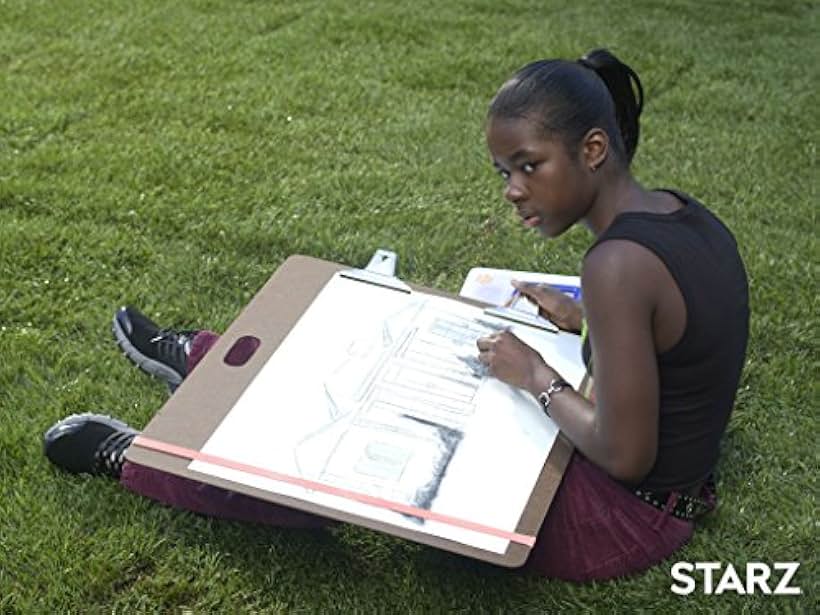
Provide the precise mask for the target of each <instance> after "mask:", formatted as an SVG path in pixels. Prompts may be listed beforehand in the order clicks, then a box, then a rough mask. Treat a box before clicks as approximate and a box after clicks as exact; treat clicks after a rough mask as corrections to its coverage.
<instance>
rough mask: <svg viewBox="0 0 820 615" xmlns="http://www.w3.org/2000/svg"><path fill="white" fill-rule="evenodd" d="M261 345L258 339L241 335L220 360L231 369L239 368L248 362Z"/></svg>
mask: <svg viewBox="0 0 820 615" xmlns="http://www.w3.org/2000/svg"><path fill="white" fill-rule="evenodd" d="M261 343H262V341H261V340H260V339H259V338H258V337H254V336H253V335H243V336H242V337H240V338H239V339H238V340H236V341H235V342H234V343H233V345H232V346H231V347H230V349H228V352H226V353H225V358H224V359H222V360H223V361H224V362H225V363H227V364H228V365H231V366H233V367H241V366H243V365H245V363H247V362H248V361H249V360H250V358H251V357H252V356H253V354H254V353H255V352H256V349H257V348H259V345H260V344H261Z"/></svg>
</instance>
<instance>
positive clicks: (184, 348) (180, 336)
mask: <svg viewBox="0 0 820 615" xmlns="http://www.w3.org/2000/svg"><path fill="white" fill-rule="evenodd" d="M196 334H197V331H193V330H192V331H188V330H185V331H175V330H174V329H160V330H159V331H157V333H156V335H154V337H152V338H151V339H150V340H148V341H149V342H150V343H151V344H155V345H156V347H157V352H158V353H167V354H168V355H170V358H171V359H172V360H173V361H175V362H177V363H181V364H183V365H184V364H185V360H186V358H187V357H188V355H189V354H190V352H191V342H192V340H193V338H194V336H195V335H196Z"/></svg>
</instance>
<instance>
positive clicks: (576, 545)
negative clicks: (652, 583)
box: [523, 452, 694, 581]
mask: <svg viewBox="0 0 820 615" xmlns="http://www.w3.org/2000/svg"><path fill="white" fill-rule="evenodd" d="M693 529H694V525H693V523H692V522H690V521H684V520H682V519H679V518H677V517H674V516H673V515H672V514H671V512H669V511H668V510H667V511H662V510H659V509H657V508H655V507H654V506H652V505H650V504H647V503H645V502H643V501H642V500H640V499H639V498H638V497H637V496H636V495H634V494H633V493H631V492H630V491H629V490H627V489H626V488H625V487H624V486H622V485H621V484H619V483H618V482H616V481H615V480H613V479H612V478H610V477H609V476H608V475H607V474H606V473H605V472H604V471H603V470H601V469H600V468H598V467H597V466H596V465H594V464H593V463H592V462H590V461H589V460H587V459H586V458H585V457H583V456H582V455H580V454H579V453H577V452H576V453H575V454H574V455H573V457H572V459H571V460H570V463H569V466H568V467H567V471H566V472H565V474H564V478H563V481H562V483H561V486H560V487H559V488H558V492H557V493H556V494H555V499H554V500H553V502H552V505H551V506H550V509H549V512H548V513H547V517H546V519H545V520H544V523H543V525H542V526H541V530H540V531H539V533H538V537H537V539H536V543H535V547H533V550H532V552H531V553H530V557H529V559H528V560H527V563H526V564H525V566H524V568H523V570H525V571H527V572H530V573H534V574H537V575H540V576H545V577H553V578H558V579H564V580H569V581H591V580H596V579H610V578H613V577H619V576H625V575H629V574H634V573H637V572H641V571H643V570H645V569H647V568H650V567H651V566H654V565H655V564H658V563H660V562H661V561H663V560H664V559H666V558H668V557H669V556H670V555H672V554H673V553H674V552H675V551H677V550H678V549H679V548H680V547H682V546H683V545H684V544H686V542H688V541H689V539H690V538H691V537H692V532H693Z"/></svg>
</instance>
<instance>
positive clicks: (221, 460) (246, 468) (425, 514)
mask: <svg viewBox="0 0 820 615" xmlns="http://www.w3.org/2000/svg"><path fill="white" fill-rule="evenodd" d="M133 444H135V445H137V446H141V447H142V448H147V449H150V450H153V451H158V452H160V453H166V454H168V455H173V456H175V457H182V458H184V459H194V460H196V461H204V462H205V463H211V464H214V465H217V466H221V467H223V468H229V469H231V470H239V471H240V472H245V473H247V474H254V475H256V476H262V477H264V478H270V479H272V480H276V481H280V482H283V483H288V484H290V485H297V486H299V487H304V488H305V489H311V490H313V491H320V492H322V493H327V494H329V495H334V496H337V497H340V498H346V499H348V500H354V501H356V502H361V503H362V504H367V505H368V506H375V507H377V508H387V509H388V510H393V511H396V512H400V513H403V514H405V515H412V516H414V517H421V518H422V519H427V520H429V521H438V522H439V523H445V524H447V525H452V526H454V527H460V528H462V529H465V530H470V531H473V532H478V533H480V534H487V535H489V536H496V537H497V538H504V539H506V540H509V541H510V542H516V543H518V544H522V545H527V546H528V547H532V546H533V545H534V544H535V536H527V535H526V534H519V533H518V532H508V531H506V530H501V529H498V528H494V527H490V526H488V525H483V524H481V523H474V522H472V521H467V520H465V519H458V518H457V517H451V516H449V515H443V514H441V513H437V512H433V511H432V510H427V509H425V508H417V507H415V506H408V505H407V504H402V503H400V502H392V501H390V500H385V499H383V498H378V497H374V496H371V495H366V494H364V493H357V492H355V491H349V490H348V489H341V488H339V487H333V486H331V485H326V484H324V483H318V482H316V481H312V480H307V479H304V478H299V477H296V476H289V475H287V474H280V473H279V472H274V471H273V470H266V469H265V468H260V467H258V466H252V465H248V464H246V463H241V462H239V461H234V460H232V459H226V458H225V457H219V456H217V455H210V454H208V453H203V452H202V451H197V450H194V449H191V448H185V447H183V446H177V445H176V444H169V443H168V442H161V441H159V440H154V439H152V438H146V437H145V436H137V437H136V438H134V441H133Z"/></svg>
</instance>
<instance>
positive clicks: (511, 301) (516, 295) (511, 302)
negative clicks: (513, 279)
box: [504, 288, 521, 307]
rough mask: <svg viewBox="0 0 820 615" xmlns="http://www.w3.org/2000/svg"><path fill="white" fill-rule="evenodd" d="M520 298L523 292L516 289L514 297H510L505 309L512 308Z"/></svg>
mask: <svg viewBox="0 0 820 615" xmlns="http://www.w3.org/2000/svg"><path fill="white" fill-rule="evenodd" d="M520 296H521V291H520V290H518V289H517V288H514V289H513V292H512V295H510V298H509V299H507V301H506V303H504V307H511V306H512V304H513V303H515V300H516V299H518V298H519V297H520Z"/></svg>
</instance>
